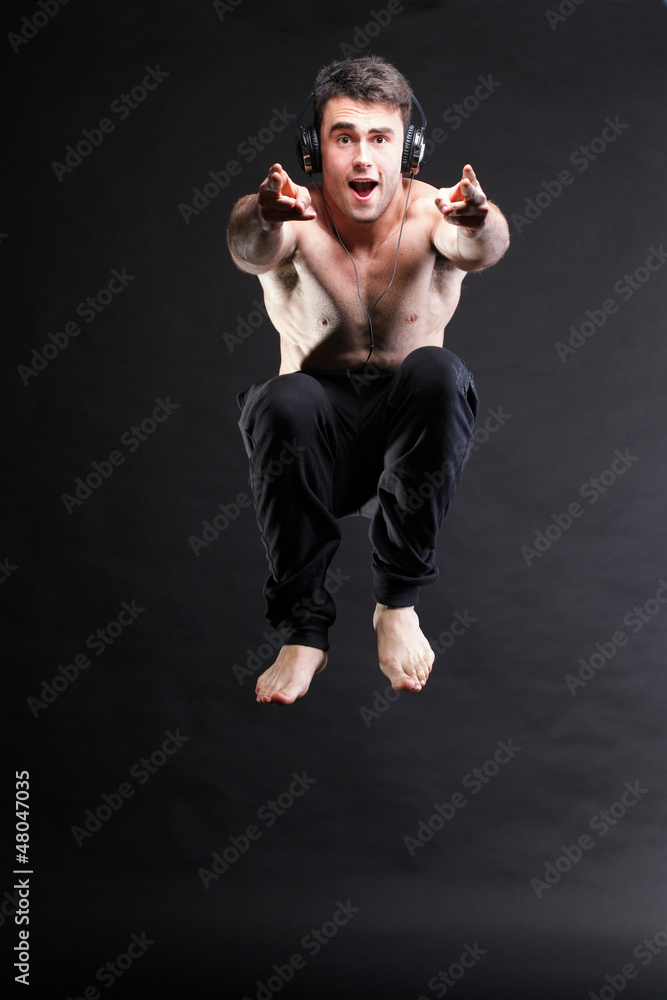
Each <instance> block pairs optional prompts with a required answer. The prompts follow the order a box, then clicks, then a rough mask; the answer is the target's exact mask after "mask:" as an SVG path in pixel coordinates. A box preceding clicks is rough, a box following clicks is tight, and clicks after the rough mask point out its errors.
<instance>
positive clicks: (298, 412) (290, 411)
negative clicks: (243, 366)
mask: <svg viewBox="0 0 667 1000" xmlns="http://www.w3.org/2000/svg"><path fill="white" fill-rule="evenodd" d="M253 403H254V405H256V406H258V407H259V408H260V409H261V411H262V416H263V417H268V418H269V419H270V420H271V421H272V422H276V423H279V424H281V425H283V426H285V425H287V426H289V427H300V426H302V425H305V426H307V425H308V424H311V425H312V423H313V421H314V419H315V417H316V416H317V415H318V414H319V413H328V412H329V408H330V404H329V400H328V397H327V395H326V393H325V391H324V389H323V388H322V386H321V385H320V383H319V382H318V381H317V380H316V379H314V378H312V376H310V375H306V374H305V373H304V372H290V373H288V374H286V375H276V376H275V378H272V379H269V381H268V382H266V383H265V384H264V385H263V386H262V388H261V390H260V391H259V393H258V395H257V397H256V399H255V400H253Z"/></svg>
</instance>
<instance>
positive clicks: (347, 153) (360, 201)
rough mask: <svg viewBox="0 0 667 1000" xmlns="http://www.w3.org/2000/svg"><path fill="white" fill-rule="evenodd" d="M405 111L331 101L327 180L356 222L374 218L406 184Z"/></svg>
mask: <svg viewBox="0 0 667 1000" xmlns="http://www.w3.org/2000/svg"><path fill="white" fill-rule="evenodd" d="M403 142H404V140H403V117H402V115H401V113H400V111H392V110H391V109H390V108H389V107H388V106H387V105H386V104H366V103H364V102H361V101H355V100H352V99H351V98H349V97H334V98H332V99H331V100H330V101H327V103H326V105H325V107H324V112H323V115H322V122H321V125H320V146H321V151H322V168H323V177H324V186H325V189H326V193H327V195H328V196H329V198H330V199H332V200H333V202H334V203H335V204H336V206H337V207H338V208H339V209H340V211H341V212H343V214H344V215H345V216H346V217H347V218H348V219H350V220H351V221H353V222H361V223H363V222H375V221H376V220H377V219H379V218H380V216H381V215H382V214H383V213H384V212H385V211H386V210H387V208H388V207H389V206H390V205H391V203H392V201H393V199H394V198H395V197H396V196H397V192H398V191H400V192H401V195H402V191H403V186H402V179H401V159H402V156H403Z"/></svg>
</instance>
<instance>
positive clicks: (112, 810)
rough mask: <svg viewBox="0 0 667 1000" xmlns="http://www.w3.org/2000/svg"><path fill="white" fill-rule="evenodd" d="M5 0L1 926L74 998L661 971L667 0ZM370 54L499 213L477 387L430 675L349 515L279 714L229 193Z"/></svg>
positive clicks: (258, 373) (565, 989)
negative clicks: (246, 430)
mask: <svg viewBox="0 0 667 1000" xmlns="http://www.w3.org/2000/svg"><path fill="white" fill-rule="evenodd" d="M4 16H5V25H4V32H3V44H4V51H3V56H2V74H3V88H2V92H3V96H4V101H3V103H4V112H5V114H4V121H5V129H4V141H5V146H6V150H7V157H6V163H7V170H6V173H5V182H4V184H3V189H4V195H5V197H4V205H3V210H2V218H1V220H0V229H1V230H2V233H1V245H0V252H1V253H2V256H3V269H4V272H5V275H6V278H7V291H6V294H5V299H4V301H5V306H4V313H5V318H6V320H7V322H6V333H5V337H4V338H3V359H4V363H5V369H4V379H3V394H2V395H3V402H4V404H5V410H6V414H7V419H6V430H5V442H6V445H7V458H6V461H5V463H4V468H5V471H6V490H5V499H6V513H7V515H8V516H7V520H6V526H5V529H4V532H3V542H2V551H0V560H4V561H3V562H2V569H1V570H0V572H1V573H2V589H1V591H0V593H1V595H2V599H3V601H5V602H6V608H7V632H6V638H5V641H4V642H3V649H4V652H5V654H6V665H5V676H6V677H7V679H8V683H7V686H6V689H5V696H4V698H3V701H4V703H5V704H6V705H7V706H8V715H9V721H10V722H11V726H8V727H5V732H6V733H7V737H8V739H7V749H6V752H5V778H6V784H7V788H6V803H7V805H6V809H7V811H8V813H9V816H10V820H11V822H12V823H13V822H14V808H13V802H14V799H13V793H14V772H15V770H17V771H22V770H23V769H26V770H28V771H29V772H30V778H29V781H30V807H31V810H30V815H31V825H30V856H29V857H30V869H29V870H30V871H31V872H32V873H33V874H32V875H30V889H31V893H30V898H29V905H30V910H29V918H30V924H29V925H25V924H24V925H17V924H15V922H14V916H13V911H14V907H15V906H16V904H17V902H18V897H17V896H16V895H15V891H14V890H12V886H13V884H14V883H15V881H16V879H15V876H13V875H12V872H13V870H14V869H13V867H12V866H13V865H14V864H15V862H14V860H13V857H14V855H13V854H12V853H11V851H12V849H11V840H8V841H7V844H8V845H9V846H8V847H7V848H6V849H5V851H4V853H3V873H2V879H3V882H4V889H3V892H4V895H3V901H2V907H1V910H0V913H1V916H0V920H1V926H0V934H1V935H2V937H3V938H4V939H5V941H6V942H7V945H8V948H7V954H8V953H9V951H10V950H11V948H13V946H14V945H15V944H16V943H17V941H18V933H19V929H20V928H21V927H22V928H23V929H26V928H27V927H28V926H29V931H30V938H29V942H30V952H31V955H32V958H31V963H30V965H31V968H30V979H31V983H32V984H33V992H34V994H35V995H40V996H50V997H54V998H58V997H62V998H63V1000H65V998H67V997H72V998H75V997H82V996H84V995H85V996H89V997H94V996H95V995H96V993H97V992H99V994H100V995H102V996H106V995H107V990H108V989H112V990H113V994H111V995H112V996H114V997H121V996H127V997H139V996H144V995H145V992H146V990H148V989H149V988H150V989H151V990H155V991H157V992H158V993H159V994H160V995H161V996H164V997H172V996H173V997H190V996H201V997H206V998H208V997H211V998H228V997H229V998H233V1000H236V998H238V1000H241V998H243V997H250V998H253V1000H254V998H256V997H257V998H258V1000H266V997H268V996H275V995H277V994H278V993H280V994H281V995H284V996H285V997H286V998H287V997H290V998H305V997H308V998H311V997H324V996H329V995H331V996H340V995H341V994H342V992H343V991H345V992H346V994H347V995H351V996H355V997H356V996H359V997H362V996H363V997H366V996H372V997H375V996H377V997H381V998H391V1000H394V998H397V1000H413V998H414V1000H417V998H419V997H429V998H430V997H435V996H444V995H447V996H450V995H451V996H456V997H458V998H466V997H467V998H482V997H484V998H495V1000H499V998H504V997H512V998H523V997H527V998H528V997H530V998H535V997H540V998H543V997H551V996H553V997H559V998H567V1000H570V998H572V1000H577V998H581V1000H586V998H588V997H589V996H590V995H591V994H592V995H593V996H594V997H601V998H602V1000H608V998H610V997H612V996H615V995H617V994H618V993H621V992H622V993H623V994H624V996H627V997H628V998H629V1000H639V998H651V1000H659V998H663V997H664V996H665V993H666V987H665V983H666V980H667V954H665V951H664V950H663V949H665V946H667V932H666V929H667V902H666V896H665V887H666V883H667V878H666V876H667V872H666V870H665V869H666V865H665V831H664V823H665V805H666V801H667V799H666V792H667V789H666V786H665V782H666V775H665V749H666V741H665V735H664V728H665V727H664V718H665V695H666V693H667V688H666V685H665V680H664V676H663V668H664V662H665V642H664V637H665V625H666V623H667V610H666V606H665V601H667V586H665V578H666V577H667V560H666V559H665V551H664V512H663V503H662V499H663V495H664V493H665V463H664V418H665V406H664V381H665V362H664V357H665V351H664V318H663V315H664V304H665V295H664V287H665V270H664V268H663V263H664V256H665V255H664V250H665V247H664V244H663V243H662V242H661V241H663V240H665V239H666V238H667V224H666V222H665V195H664V162H665V156H664V154H665V144H666V143H665V115H664V101H665V82H664V48H665V24H666V22H667V8H666V7H665V5H664V4H663V3H661V2H659V0H654V2H648V0H647V2H632V3H631V2H629V0H628V2H623V0H587V2H585V3H579V4H575V3H574V2H572V3H570V2H568V0H563V2H562V3H561V4H560V6H559V5H558V4H556V3H554V4H553V6H552V7H551V8H550V9H549V8H547V9H545V7H544V6H543V5H542V4H541V3H538V2H533V3H512V4H510V3H508V2H505V3H503V2H497V3H493V2H483V0H482V2H475V0H467V2H464V0H460V2H452V3H444V2H441V3H437V2H430V3H427V2H426V0H423V2H418V0H413V2H405V3H403V4H401V3H399V2H398V0H394V2H392V3H391V4H388V5H387V4H384V0H379V2H378V3H377V4H376V5H375V6H374V7H370V8H368V9H367V8H366V7H364V5H359V4H355V5H353V4H350V3H348V4H340V3H338V4H325V5H324V6H320V7H319V8H318V10H316V9H315V6H314V5H312V4H306V3H287V4H275V5H274V6H273V9H272V11H269V10H267V9H266V6H265V5H263V4H259V3H258V2H257V0H240V2H239V0H236V3H233V2H231V0H230V2H229V3H228V4H224V3H217V4H213V3H210V2H205V0H196V2H190V3H186V2H185V0H178V2H176V0H174V2H168V0H166V2H164V3H160V2H153V3H149V2H124V3H123V2H113V0H87V2H84V0H76V2H71V3H69V4H65V5H62V7H60V6H59V5H58V4H57V2H56V0H44V3H43V4H42V5H41V6H40V5H39V4H38V3H36V2H35V3H32V2H29V3H16V2H14V3H7V4H5V5H4ZM24 18H26V19H27V20H25V21H24V20H23V19H24ZM369 51H373V52H378V53H380V54H382V55H384V56H385V57H387V58H389V59H390V60H392V61H394V62H396V64H397V65H398V66H399V67H400V68H401V69H402V70H403V71H404V72H405V74H406V75H407V76H408V78H409V79H410V81H411V83H412V85H413V87H414V90H415V93H416V94H417V96H418V98H419V99H420V101H421V103H422V105H423V107H424V109H425V111H426V115H427V118H428V135H429V155H428V157H427V160H426V163H425V165H424V168H423V172H422V177H423V179H425V180H426V181H429V182H431V183H433V184H435V185H436V186H440V185H447V186H449V185H451V184H454V183H455V182H456V181H457V180H458V178H459V177H460V170H461V167H462V166H463V164H464V163H466V162H471V163H472V164H473V166H474V167H475V169H476V171H477V173H478V176H479V178H480V180H481V182H482V184H483V186H484V188H485V190H486V192H487V194H488V196H489V197H491V198H492V199H493V200H494V201H496V202H497V203H498V204H499V205H500V207H501V208H502V209H503V211H504V212H505V214H506V215H507V217H508V219H509V220H510V230H511V233H512V246H511V248H510V251H509V253H508V255H507V257H506V258H505V259H504V260H503V261H502V262H501V263H500V264H499V265H498V266H497V267H495V268H493V269H492V270H490V271H489V272H487V273H484V274H481V275H473V276H470V277H469V278H467V279H466V282H465V286H464V294H463V295H462V300H461V304H460V307H459V310H458V312H457V314H456V316H455V318H454V320H453V322H452V323H451V326H450V329H449V331H448V334H447V341H446V343H447V346H449V347H450V348H451V349H452V350H454V351H455V352H457V353H459V354H460V355H461V356H462V357H463V359H464V360H465V362H466V363H467V364H468V366H469V367H470V368H471V370H472V371H473V373H474V376H475V380H476V384H477V387H478V390H479V393H480V397H481V412H480V422H479V424H478V432H477V445H478V446H477V447H476V449H475V452H474V454H473V456H472V459H471V461H470V463H469V465H468V468H467V470H466V473H465V476H464V480H463V483H462V486H461V488H460V491H459V494H458V495H457V498H456V500H455V503H454V506H453V508H452V511H451V514H450V516H449V518H448V520H447V522H446V526H445V528H444V529H443V531H442V534H441V536H440V539H439V543H438V552H439V561H440V565H441V576H440V579H439V581H438V582H437V583H436V584H435V585H434V586H433V587H431V588H430V589H428V590H426V591H425V592H424V593H423V597H422V600H421V604H420V615H421V620H422V624H423V627H424V630H425V632H426V634H427V635H428V636H429V638H430V639H431V640H432V642H433V643H434V644H435V645H436V648H437V649H438V651H439V655H438V658H437V661H436V666H435V669H434V672H433V675H432V679H431V680H430V681H429V684H428V686H427V688H426V689H425V691H424V692H423V693H422V694H420V695H419V696H409V695H407V694H403V695H401V696H400V697H399V698H397V699H395V700H393V701H389V700H387V699H386V698H385V689H386V681H385V679H384V678H383V676H382V675H381V673H380V672H379V670H378V668H377V663H376V653H375V643H374V635H373V632H372V629H371V627H370V618H371V614H372V609H373V604H372V600H371V596H370V582H371V581H370V569H369V559H370V547H369V543H368V540H367V527H368V522H367V521H365V520H364V519H361V518H351V519H348V520H346V522H345V524H344V540H343V542H342V545H341V548H340V550H339V552H338V554H337V555H336V557H335V559H334V563H333V567H334V571H335V582H334V584H333V586H334V587H335V588H336V590H337V593H336V601H337V605H338V611H339V618H338V622H337V624H336V627H335V630H334V633H333V645H332V651H331V653H330V665H329V668H328V669H327V671H326V672H325V673H324V674H323V675H322V676H321V677H318V678H317V680H316V681H315V682H314V684H313V687H312V689H311V691H310V693H309V694H308V696H307V698H305V699H304V700H302V701H300V702H299V703H298V704H296V705H294V706H292V707H291V708H289V709H286V710H281V709H280V708H278V707H275V706H269V707H267V706H258V705H257V704H256V703H255V701H254V698H253V687H254V679H255V677H256V675H257V672H258V669H259V668H260V667H261V668H263V667H265V666H266V665H268V663H269V662H270V658H271V656H272V655H273V651H272V650H271V638H272V637H271V633H270V630H268V628H267V626H266V624H265V622H264V620H263V611H264V608H263V599H262V596H261V586H262V583H263V580H264V578H265V576H266V565H265V556H264V551H263V548H262V545H261V541H260V538H259V535H258V532H257V528H256V524H255V519H254V515H253V512H252V509H251V508H249V507H248V506H247V499H248V482H247V468H246V457H245V453H244V451H243V447H242V443H241V439H240V435H239V433H238V430H237V427H236V421H237V418H238V411H237V408H236V403H235V394H236V393H237V392H238V391H239V390H241V389H242V388H244V387H246V386H247V385H249V384H251V383H252V382H255V381H259V380H260V379H262V378H266V377H269V376H270V375H272V374H274V373H275V372H276V370H277V362H278V351H277V335H276V333H275V331H274V330H273V329H272V327H271V325H270V324H269V322H268V320H267V319H266V318H265V317H264V315H263V313H262V312H261V296H260V287H259V284H258V283H257V282H256V280H255V279H253V278H251V277H249V276H245V275H242V274H240V273H239V272H238V271H236V269H235V268H234V267H233V266H232V264H231V262H230V261H229V259H228V257H227V255H226V248H225V227H226V223H227V219H228V216H229V212H230V209H231V206H232V204H233V203H234V201H235V200H236V199H237V198H238V197H239V196H240V195H242V194H244V193H247V192H249V191H253V190H255V189H256V188H257V186H258V184H259V183H260V181H261V180H262V179H263V177H264V175H265V172H266V169H267V167H268V166H269V165H270V163H271V162H273V161H274V160H276V159H279V160H280V161H281V162H283V163H284V164H285V165H286V166H287V167H288V169H292V170H293V171H294V176H295V177H297V176H298V175H297V172H296V168H295V166H294V162H295V161H294V156H293V136H294V127H293V126H294V116H295V115H296V112H297V110H298V109H299V107H300V106H301V103H302V102H303V100H304V99H305V97H306V95H307V94H308V92H309V90H310V86H311V82H312V79H313V77H314V75H315V73H316V71H317V70H318V69H319V67H320V66H321V65H323V64H324V63H325V62H328V61H330V60H331V59H334V58H340V57H341V56H343V55H346V54H352V55H354V54H357V53H358V54H362V53H366V52H369ZM123 95H129V96H128V98H127V100H125V98H124V97H123ZM476 95H477V96H476ZM457 105H458V106H459V107H458V109H457V107H456V106H457ZM84 130H87V132H88V135H87V136H86V134H85V132H84ZM436 130H438V131H436ZM258 146H262V147H264V148H263V149H261V150H260V149H259V148H258ZM68 147H71V149H70V150H68ZM77 147H78V150H77ZM66 158H67V159H66ZM216 175H217V181H216V180H215V179H214V177H215V176H216ZM195 189H197V190H198V192H199V193H197V190H195ZM193 208H194V209H196V212H195V211H192V209H193ZM114 271H115V272H116V273H115V275H114V274H113V272H114ZM89 298H91V299H92V300H93V301H92V302H87V300H88V299H89ZM77 309H78V312H77ZM67 324H69V326H68V325H67ZM559 345H560V346H559ZM45 347H46V351H45V350H44V348H45ZM133 427H134V428H136V430H132V428H133ZM94 463H97V465H95V464H94ZM87 479H88V483H87V484H86V480H87ZM78 480H81V481H80V482H77V481H78ZM77 487H78V490H79V494H78V496H77V495H76V493H75V490H76V489H77ZM216 519H217V520H216ZM204 522H209V524H213V525H216V524H217V527H210V528H208V529H206V531H207V534H206V535H204V531H205V525H204ZM216 532H217V535H216ZM197 540H199V541H197ZM203 542H206V544H202V543H203ZM128 609H129V610H128ZM140 609H141V610H140ZM462 621H463V622H464V623H465V624H462ZM108 625H110V628H108V629H107V626H108ZM452 625H454V628H453V629H452ZM98 630H101V632H102V635H97V634H96V633H98ZM265 633H266V634H265ZM457 633H458V634H457ZM244 673H245V676H244ZM503 746H504V747H505V749H503ZM518 748H520V749H518ZM142 760H143V762H144V763H142ZM474 769H478V773H477V775H476V774H475V770H474ZM295 776H298V777H299V778H300V782H299V781H297V778H296V777H295ZM290 788H291V789H292V791H290ZM297 793H298V794H297ZM270 803H275V806H273V805H271V804H270ZM436 806H439V807H440V809H439V810H438V809H436ZM86 824H87V827H86ZM420 837H421V840H420V839H419V838H420ZM16 864H17V867H21V866H20V865H19V864H18V863H16ZM23 867H25V866H23ZM225 868H226V870H224V869H225ZM19 877H21V876H19ZM315 931H316V932H317V934H318V935H319V936H320V939H319V941H318V940H317V936H316V935H314V932H315ZM133 936H134V937H133ZM10 946H11V948H10ZM128 949H129V950H128ZM118 956H120V958H118ZM462 957H463V960H462ZM117 959H118V962H117V964H115V963H116V960H117ZM290 960H292V964H291V966H290ZM12 961H13V959H8V960H7V961H6V964H5V965H3V973H2V977H3V986H4V983H5V982H6V983H7V984H8V985H9V986H12V985H13V977H14V974H15V971H16V970H13V969H12V968H11V962H12ZM108 963H111V966H109V965H108ZM440 973H442V977H440V978H439V976H440ZM444 977H449V978H448V979H447V978H444ZM429 984H430V985H429ZM21 989H22V987H20V986H19V985H16V990H17V995H25V993H19V992H18V991H19V990H21ZM86 991H87V992H86ZM443 991H444V992H443Z"/></svg>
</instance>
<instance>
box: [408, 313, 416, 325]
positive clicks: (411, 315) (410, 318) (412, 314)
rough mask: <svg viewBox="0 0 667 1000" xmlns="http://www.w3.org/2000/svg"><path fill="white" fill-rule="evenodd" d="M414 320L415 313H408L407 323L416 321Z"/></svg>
mask: <svg viewBox="0 0 667 1000" xmlns="http://www.w3.org/2000/svg"><path fill="white" fill-rule="evenodd" d="M416 322H417V313H410V315H409V316H408V323H416Z"/></svg>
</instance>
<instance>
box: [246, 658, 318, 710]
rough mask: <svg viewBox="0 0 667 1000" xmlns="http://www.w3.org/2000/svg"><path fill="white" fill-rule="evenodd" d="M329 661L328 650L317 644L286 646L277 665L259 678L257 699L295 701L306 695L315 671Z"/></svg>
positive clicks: (256, 688)
mask: <svg viewBox="0 0 667 1000" xmlns="http://www.w3.org/2000/svg"><path fill="white" fill-rule="evenodd" d="M326 665H327V654H326V653H325V652H324V651H323V650H321V649H315V648H314V647H313V646H296V645H294V646H289V645H288V646H283V648H282V649H281V650H280V652H279V653H278V658H277V660H276V662H275V663H274V664H273V666H271V667H269V669H268V670H265V671H264V673H263V674H262V675H261V676H260V677H259V678H258V680H257V685H256V687H255V694H256V695H257V701H259V702H266V703H267V704H268V702H271V701H276V702H280V704H281V705H291V704H292V702H293V701H296V699H297V698H302V697H303V696H304V694H305V693H306V691H307V690H308V688H309V687H310V682H311V681H312V679H313V677H314V676H315V674H319V673H320V671H322V670H324V668H325V667H326Z"/></svg>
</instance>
